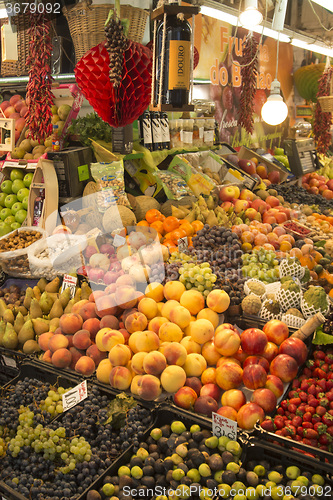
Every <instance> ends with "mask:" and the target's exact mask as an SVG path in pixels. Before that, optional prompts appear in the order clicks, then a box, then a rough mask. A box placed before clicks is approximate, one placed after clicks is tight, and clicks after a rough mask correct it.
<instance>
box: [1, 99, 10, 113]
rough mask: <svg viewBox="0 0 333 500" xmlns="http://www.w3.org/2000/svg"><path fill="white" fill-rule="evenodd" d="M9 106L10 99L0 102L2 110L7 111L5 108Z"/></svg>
mask: <svg viewBox="0 0 333 500" xmlns="http://www.w3.org/2000/svg"><path fill="white" fill-rule="evenodd" d="M9 106H10V104H9V101H2V103H1V104H0V109H1V110H2V111H5V109H6V108H8V107H9Z"/></svg>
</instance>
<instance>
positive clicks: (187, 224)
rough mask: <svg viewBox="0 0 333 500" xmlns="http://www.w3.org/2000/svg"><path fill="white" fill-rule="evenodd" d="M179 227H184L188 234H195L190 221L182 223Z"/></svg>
mask: <svg viewBox="0 0 333 500" xmlns="http://www.w3.org/2000/svg"><path fill="white" fill-rule="evenodd" d="M179 229H183V230H184V231H185V232H186V236H193V235H194V229H193V227H192V226H191V224H190V223H189V222H187V221H186V222H184V223H183V224H181V225H180V228H179Z"/></svg>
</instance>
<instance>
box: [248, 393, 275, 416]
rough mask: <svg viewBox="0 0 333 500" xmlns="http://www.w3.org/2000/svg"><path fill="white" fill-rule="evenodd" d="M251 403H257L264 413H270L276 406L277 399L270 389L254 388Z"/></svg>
mask: <svg viewBox="0 0 333 500" xmlns="http://www.w3.org/2000/svg"><path fill="white" fill-rule="evenodd" d="M251 401H252V403H256V404H257V405H259V406H260V407H261V408H262V409H263V410H264V412H265V413H272V412H273V411H274V410H275V408H276V403H277V399H276V396H275V394H274V392H272V391H271V390H270V389H265V388H263V389H256V390H255V391H254V392H253V394H252V396H251Z"/></svg>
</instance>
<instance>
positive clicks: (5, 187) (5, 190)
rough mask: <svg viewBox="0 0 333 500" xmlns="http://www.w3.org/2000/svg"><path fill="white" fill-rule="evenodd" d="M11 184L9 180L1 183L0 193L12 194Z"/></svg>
mask: <svg viewBox="0 0 333 500" xmlns="http://www.w3.org/2000/svg"><path fill="white" fill-rule="evenodd" d="M12 184H13V183H12V181H10V180H9V179H7V180H6V181H3V183H2V184H1V191H2V192H3V193H7V194H10V193H12Z"/></svg>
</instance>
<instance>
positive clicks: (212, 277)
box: [179, 262, 217, 297]
mask: <svg viewBox="0 0 333 500" xmlns="http://www.w3.org/2000/svg"><path fill="white" fill-rule="evenodd" d="M179 275H180V276H179V281H180V282H181V283H183V284H184V285H185V288H186V290H191V289H192V288H194V289H195V290H198V292H201V293H202V294H203V295H204V296H205V297H207V295H208V294H209V292H211V291H212V289H213V287H214V285H215V282H216V280H217V276H216V274H214V273H213V271H212V270H211V267H210V265H209V263H208V262H203V263H202V264H198V265H196V264H194V263H193V262H189V263H188V262H184V263H183V265H182V267H181V268H180V269H179Z"/></svg>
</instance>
